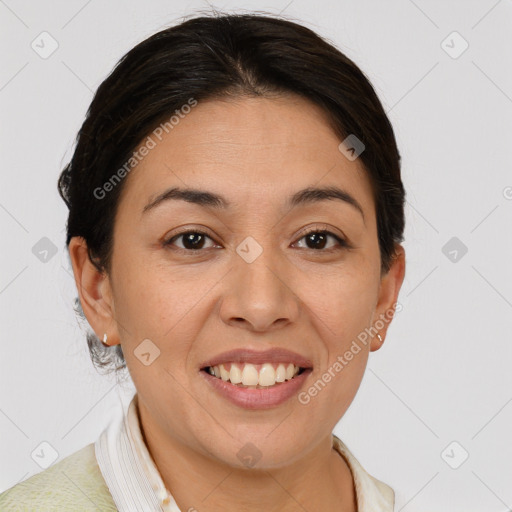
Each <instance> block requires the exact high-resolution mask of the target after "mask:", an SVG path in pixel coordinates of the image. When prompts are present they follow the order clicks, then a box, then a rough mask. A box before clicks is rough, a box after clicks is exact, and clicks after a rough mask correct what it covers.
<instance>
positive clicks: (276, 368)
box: [201, 363, 307, 389]
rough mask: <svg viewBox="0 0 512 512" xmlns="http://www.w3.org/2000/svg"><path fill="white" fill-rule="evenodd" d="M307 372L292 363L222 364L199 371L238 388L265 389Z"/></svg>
mask: <svg viewBox="0 0 512 512" xmlns="http://www.w3.org/2000/svg"><path fill="white" fill-rule="evenodd" d="M306 370H307V368H302V367H300V366H296V365H294V364H293V363H263V364H251V363H223V364H219V365H215V366H206V367H204V368H202V369H201V371H204V372H206V373H208V374H209V375H212V376H213V377H216V378H218V379H219V380H223V381H225V382H229V383H230V384H233V385H234V386H237V387H240V388H250V389H266V388H271V387H276V386H279V385H281V384H283V383H285V382H287V381H290V380H293V379H294V378H295V377H297V376H298V375H301V374H302V373H304V372H305V371H306Z"/></svg>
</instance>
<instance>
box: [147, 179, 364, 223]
mask: <svg viewBox="0 0 512 512" xmlns="http://www.w3.org/2000/svg"><path fill="white" fill-rule="evenodd" d="M333 199H334V200H338V201H343V202H344V203H346V204H349V205H351V206H352V207H354V208H355V209H356V210H358V211H359V213H360V214H361V215H362V217H363V220H364V219H365V216H364V211H363V208H362V207H361V205H360V204H359V202H358V201H357V200H356V199H355V198H354V197H353V196H352V195H350V194H349V193H348V192H347V191H346V190H343V189H341V188H338V187H334V186H330V187H308V188H305V189H302V190H299V191H298V192H295V193H294V194H293V195H292V196H290V198H289V199H288V202H287V207H289V208H295V207H297V206H302V205H308V204H314V203H317V202H320V201H329V200H333ZM170 200H182V201H187V202H189V203H193V204H197V205H199V206H202V207H205V208H215V209H216V210H221V209H228V208H229V207H230V206H232V203H231V202H230V201H228V200H227V199H226V198H224V197H223V196H221V195H219V194H215V193H213V192H207V191H204V190H198V189H192V188H187V189H183V188H179V187H173V188H170V189H168V190H166V191H165V192H162V193H161V194H159V195H158V196H156V198H154V199H153V200H151V201H150V202H149V203H148V204H147V205H146V206H144V208H143V210H142V214H144V213H146V212H148V211H149V210H152V209H154V208H156V207H157V206H158V205H160V204H162V203H163V202H165V201H170Z"/></svg>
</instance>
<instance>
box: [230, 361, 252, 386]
mask: <svg viewBox="0 0 512 512" xmlns="http://www.w3.org/2000/svg"><path fill="white" fill-rule="evenodd" d="M231 368H233V366H231ZM242 384H243V385H244V386H257V385H258V370H256V368H255V367H254V366H253V365H252V364H246V365H245V366H244V369H243V370H242Z"/></svg>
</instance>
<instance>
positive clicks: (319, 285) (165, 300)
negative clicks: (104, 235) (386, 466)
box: [69, 95, 405, 512]
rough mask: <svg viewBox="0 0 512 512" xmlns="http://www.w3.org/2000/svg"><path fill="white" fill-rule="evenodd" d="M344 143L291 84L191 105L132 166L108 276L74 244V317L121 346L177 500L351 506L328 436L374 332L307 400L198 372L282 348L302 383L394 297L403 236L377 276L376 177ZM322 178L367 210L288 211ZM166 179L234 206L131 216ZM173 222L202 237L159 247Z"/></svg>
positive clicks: (213, 506)
mask: <svg viewBox="0 0 512 512" xmlns="http://www.w3.org/2000/svg"><path fill="white" fill-rule="evenodd" d="M339 143H340V140H339V139H338V137H337V136H336V135H335V133H334V132H333V131H332V129H331V128H330V126H329V124H328V123H327V120H326V118H325V116H324V113H323V112H322V110H321V109H319V108H318V107H317V106H315V105H313V104H311V103H309V102H308V101H306V100H304V99H302V98H299V97H296V96H293V95H290V96H286V97H284V96H281V97H279V98H271V99H268V98H266V99H263V98H246V97H244V98H237V99H236V100H233V99H230V100H222V101H221V100H216V101H205V102H199V104H198V105H197V106H196V107H195V108H193V109H192V111H191V112H190V113H189V114H188V115H187V116H185V117H184V119H181V120H180V122H179V124H177V125H176V126H175V127H174V128H173V130H172V131H170V132H169V133H168V134H165V136H164V138H163V139H162V141H161V142H159V143H158V145H157V146H156V147H155V148H154V149H152V150H151V151H150V152H149V154H148V155H147V156H146V157H145V158H144V160H143V161H142V162H141V163H140V164H138V166H137V167H136V168H135V169H133V170H132V171H131V173H130V174H129V175H128V177H127V178H125V179H126V180H127V181H126V183H125V189H124V191H123V194H122V197H121V200H120V204H119V209H118V211H117V215H116V220H115V227H114V248H113V259H112V273H111V275H106V274H101V273H98V272H97V271H96V269H95V268H94V266H93V265H92V264H91V262H90V261H89V259H88V258H87V254H86V245H85V242H84V240H83V239H81V238H78V237H75V238H73V240H72V241H71V243H70V245H69V251H70V256H71V260H72V264H73V270H74V275H75V280H76V284H77V289H78V290H79V295H80V300H81V303H82V307H83V310H84V313H85V315H86V317H87V319H88V321H89V323H90V325H91V326H92V328H93V329H94V331H95V332H96V334H97V335H98V337H100V339H101V338H102V337H103V333H107V334H108V341H109V344H117V343H121V345H122V347H123V353H124V355H125V358H126V362H127V366H128V369H129V371H130V374H131V376H132V378H133V381H134V384H135V386H136V389H137V392H138V396H139V408H140V409H139V414H140V422H141V428H142V430H143V435H144V437H145V441H146V444H147V445H148V449H149V450H150V453H151V455H152V457H153V458H154V460H155V463H156V465H157V467H158V469H159V471H160V474H161V476H162V479H163V481H164V483H165V484H166V486H167V488H168V489H169V490H170V491H171V493H172V494H173V496H174V498H175V499H176V501H177V503H178V506H179V507H180V509H181V510H184V511H186V510H189V509H190V508H191V507H194V508H195V509H196V510H198V511H201V510H203V511H204V510H208V511H211V512H216V511H221V510H222V511H235V510H236V511H247V512H249V511H256V510H257V511H261V510H268V511H278V510H279V511H285V512H292V511H293V512H295V511H299V510H300V511H302V512H303V511H304V510H307V511H310V512H313V511H320V510H322V511H325V510H343V511H346V512H350V511H356V510H357V508H356V497H355V492H354V482H353V477H352V474H351V472H350V469H349V467H348V465H347V463H346V461H345V460H344V458H343V457H341V456H340V454H339V453H338V452H336V451H335V450H334V449H333V448H332V446H331V439H332V438H331V434H332V431H333V429H334V427H335V425H336V424H337V423H338V422H339V420H340V419H341V417H342V416H343V414H344V413H345V411H346V410H347V409H348V407H349V405H350V404H351V402H352V400H353V399H354V397H355V395H356V392H357V390H358V388H359V385H360V383H361V379H362V377H363V374H364V370H365V367H366V364H367V360H368V356H369V352H371V351H375V350H378V349H379V348H380V347H381V346H382V342H381V341H379V339H378V338H377V337H376V336H373V337H372V338H371V339H370V340H369V341H368V343H367V344H366V345H364V344H361V348H362V350H361V351H360V352H359V353H358V354H357V355H355V356H354V358H353V359H352V360H351V361H350V362H349V363H348V364H347V365H346V366H345V367H344V368H343V370H342V371H341V372H338V373H336V376H335V377H334V378H332V380H331V381H330V382H329V383H328V384H327V385H326V386H325V387H324V388H323V389H322V390H321V392H319V393H318V394H317V396H315V397H314V398H312V399H311V401H310V402H309V403H308V404H307V405H303V404H301V403H299V401H298V400H297V399H296V398H295V397H293V398H292V399H290V400H288V401H287V402H286V403H284V404H282V405H280V406H278V407H273V408H271V409H268V410H262V411H248V410H245V409H242V408H239V407H237V406H235V405H233V404H231V403H230V402H227V401H226V400H225V399H224V398H222V397H221V396H219V395H217V394H216V393H215V392H214V391H212V390H211V388H210V387H209V385H208V384H207V383H206V382H205V380H204V379H203V378H202V377H201V375H199V373H198V367H199V364H200V363H201V362H203V361H205V360H206V359H207V358H210V357H212V356H214V355H216V354H219V353H221V352H224V351H226V350H230V349H233V348H240V347H246V348H252V349H256V350H264V349H267V348H272V347H285V348H289V349H290V350H293V351H295V352H298V353H300V354H302V355H304V356H306V357H308V358H309V359H310V360H311V361H312V363H313V374H312V375H310V376H309V377H308V382H307V385H306V386H305V388H303V389H307V387H309V386H311V385H312V384H313V383H314V382H315V381H317V379H318V378H319V377H320V376H321V375H322V374H324V373H325V372H326V371H327V369H328V368H330V367H332V366H333V363H334V362H335V361H336V359H337V357H338V356H343V354H344V353H345V352H346V351H347V350H348V349H349V347H350V346H351V344H352V342H353V340H355V339H356V338H357V335H358V334H359V333H361V332H362V331H364V329H365V328H370V327H371V326H372V325H374V323H375V322H376V321H377V320H378V319H379V315H381V314H384V313H386V312H388V311H389V310H390V309H392V307H393V305H394V304H395V303H396V302H397V299H398V294H399V291H400V287H401V285H402V281H403V278H404V273H405V251H404V249H403V247H402V246H400V245H398V246H397V248H396V258H395V260H394V262H393V265H392V267H391V269H390V270H389V272H388V273H386V274H385V275H381V273H380V253H379V246H378V239H377V225H376V217H375V205H374V203H373V199H372V194H371V188H370V181H369V179H368V176H367V173H366V171H365V170H364V168H363V167H362V164H361V163H360V160H359V159H356V160H355V161H350V160H348V159H347V158H346V157H345V156H344V155H343V154H342V153H341V152H340V151H339V149H338V145H339ZM327 185H335V186H338V187H341V188H343V189H345V190H346V191H348V192H349V193H350V194H351V195H352V196H353V197H355V198H356V199H357V201H358V202H359V203H360V204H361V206H362V208H363V212H364V219H363V216H362V215H361V213H360V212H359V211H358V210H357V209H355V208H354V207H353V206H351V205H349V204H347V203H344V202H341V201H337V200H330V201H322V202H318V203H313V204H310V205H305V206H299V207H297V208H295V209H293V210H289V209H287V208H285V201H286V200H287V199H288V197H289V196H290V195H291V194H292V193H294V192H295V191H297V190H299V189H302V188H305V187H308V186H327ZM171 186H178V187H193V188H198V189H201V190H207V191H211V192H215V193H218V194H221V195H223V196H224V197H226V199H228V200H229V201H230V202H232V203H233V205H232V207H231V208H230V209H228V210H225V211H223V210H216V209H213V208H204V207H201V206H199V205H196V204H192V203H189V202H185V201H182V200H179V201H177V200H173V201H167V202H164V203H162V204H161V205H160V206H158V207H156V208H154V209H151V210H150V211H148V212H146V213H145V214H144V215H142V214H141V212H142V210H143V208H144V206H145V205H146V204H148V203H149V202H150V201H151V200H152V199H154V198H155V197H156V196H157V195H158V194H160V193H161V192H163V191H164V190H166V189H167V188H169V187H171ZM104 200H108V196H107V198H106V199H104ZM178 227H186V228H187V229H188V228H189V229H190V230H194V229H200V230H202V231H206V232H207V235H208V236H207V237H204V238H201V237H199V238H196V239H195V240H196V241H197V240H198V245H199V247H200V249H199V250H197V249H196V250H195V252H194V249H190V247H191V246H192V245H191V244H188V245H187V241H186V240H185V238H184V237H178V238H177V239H175V240H174V242H173V245H171V246H167V247H166V246H164V245H163V242H164V241H165V240H169V239H171V238H172V237H173V236H174V235H175V234H176V231H177V228H178ZM307 227H313V228H317V229H318V230H320V231H321V230H322V229H328V230H329V231H332V232H333V233H334V234H336V235H338V236H340V237H342V238H344V239H346V240H347V241H348V242H349V244H350V246H351V248H350V249H346V248H344V247H341V246H339V245H338V242H337V241H336V240H335V239H334V238H332V237H330V236H329V238H327V239H326V242H325V244H326V245H324V246H322V245H321V242H319V241H316V242H315V240H313V242H312V243H311V242H309V244H308V243H307V239H306V238H304V233H303V232H302V229H303V228H307ZM247 236H251V237H253V238H254V239H255V240H256V241H257V242H258V243H259V244H260V246H261V247H262V248H263V252H262V254H261V255H260V256H259V257H258V258H257V259H256V260H255V261H254V262H252V263H247V262H246V261H245V260H244V259H242V258H241V257H240V256H239V255H238V254H237V252H236V248H237V246H238V245H239V244H240V243H241V242H242V241H243V240H244V239H245V238H246V237H247ZM196 237H198V235H196ZM208 237H210V238H208ZM315 244H316V245H315ZM317 246H320V248H319V249H317V248H315V247H317ZM192 247H193V246H192ZM180 248H181V249H182V250H185V251H186V249H184V248H188V253H187V254H184V253H180V252H179V249H180ZM331 248H334V249H331ZM389 325H390V324H389V322H386V323H385V326H384V327H383V328H382V329H380V331H379V332H380V334H381V336H382V338H383V339H384V338H385V335H386V331H387V328H388V327H389ZM144 339H150V340H151V341H152V342H153V343H154V344H155V345H156V346H158V348H159V350H160V356H159V357H158V358H156V359H155V360H154V362H153V363H152V364H150V365H148V366H145V365H144V364H141V362H140V360H139V359H138V358H137V357H136V355H135V354H134V350H135V349H136V348H137V346H138V345H139V344H140V343H141V341H142V340H144ZM312 418H314V421H311V419H312ZM249 442H250V443H252V444H254V445H255V446H256V447H257V448H258V449H259V451H260V452H261V459H260V460H259V461H258V463H257V464H256V465H255V466H254V467H252V468H247V467H244V466H243V464H242V463H241V462H240V460H239V459H238V457H237V452H238V451H239V450H240V449H241V448H242V447H243V446H244V445H246V443H249Z"/></svg>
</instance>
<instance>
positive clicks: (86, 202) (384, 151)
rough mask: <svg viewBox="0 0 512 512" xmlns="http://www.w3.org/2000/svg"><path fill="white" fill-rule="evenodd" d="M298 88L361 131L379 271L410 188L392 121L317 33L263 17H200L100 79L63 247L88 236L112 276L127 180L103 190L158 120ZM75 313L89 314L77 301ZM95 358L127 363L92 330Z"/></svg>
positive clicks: (339, 128) (334, 120)
mask: <svg viewBox="0 0 512 512" xmlns="http://www.w3.org/2000/svg"><path fill="white" fill-rule="evenodd" d="M290 93H294V94H297V95H300V96H302V97H304V98H306V99H308V100H309V101H311V102H313V103H314V104H316V105H318V106H320V107H321V108H322V109H323V111H324V112H325V113H326V114H327V116H328V118H329V119H330V120H331V124H332V128H333V130H334V131H335V132H336V134H337V135H338V136H339V137H340V142H341V141H342V140H344V139H345V138H346V137H347V136H349V135H351V134H352V135H355V136H356V137H357V138H358V139H359V140H360V141H362V143H363V144H364V145H365V149H364V151H363V152H362V153H361V154H360V156H359V158H360V160H361V162H362V163H363V165H364V168H365V169H366V171H367V173H368V176H369V178H370V182H371V184H372V189H373V194H374V201H375V207H376V215H377V230H378V241H379V247H380V253H381V270H382V272H383V273H385V272H387V271H388V270H389V267H390V265H391V262H392V259H393V257H394V254H395V244H396V243H400V242H402V241H403V231H404V224H405V218H404V202H405V191H404V188H403V184H402V180H401V176H400V154H399V152H398V148H397V144H396V140H395V136H394V133H393V129H392V126H391V124H390V122H389V120H388V118H387V116H386V113H385V111H384V109H383V107H382V105H381V103H380V101H379V99H378V97H377V95H376V93H375V91H374V89H373V87H372V86H371V84H370V82H369V81H368V79H367V78H366V77H365V75H364V74H363V72H362V71H361V70H360V69H359V68H358V67H357V66H356V64H355V63H354V62H352V61H351V60H350V59H349V58H348V57H346V56H345V55H344V54H343V53H342V52H341V51H340V50H338V49H337V48H335V47H334V46H333V45H332V44H331V43H329V42H328V41H327V40H325V39H323V38H321V37H320V36H318V35H317V34H316V33H315V32H313V31H312V30H310V29H308V28H306V27H304V26H302V25H300V24H298V23H295V22H293V21H288V20H285V19H282V18H277V17H274V16H271V15H266V14H261V13H258V14H217V13H215V15H211V16H210V15H207V16H204V15H201V16H197V17H194V18H191V19H188V20H186V21H183V22H182V23H180V24H178V25H176V26H173V27H170V28H167V29H165V30H162V31H160V32H158V33H156V34H154V35H152V36H150V37H149V38H147V39H146V40H144V41H142V42H141V43H139V44H138V45H137V46H135V47H134V48H132V49H131V50H130V51H129V52H128V53H127V54H126V55H124V56H123V57H122V58H121V59H120V60H119V62H118V63H117V64H116V66H115V68H114V69H113V71H112V72H111V74H110V75H109V76H108V77H107V78H106V79H105V80H104V81H103V82H102V83H101V85H100V86H99V87H98V90H97V92H96V94H95V96H94V98H93V100H92V102H91V105H90V106H89V109H88V111H87V114H86V118H85V121H84V123H83V125H82V127H81V128H80V130H79V132H78V135H77V138H76V146H75V149H74V153H73V156H72V158H71V161H70V162H69V164H68V165H67V166H66V167H65V168H64V170H63V171H62V173H61V175H60V177H59V181H58V188H59V193H60V195H61V197H62V198H63V200H64V201H65V202H66V204H67V206H68V208H69V217H68V222H67V239H66V245H67V246H68V245H69V242H70V240H71V238H72V237H75V236H80V237H83V238H84V239H85V241H86V242H87V246H88V250H89V257H90V259H91V261H92V262H93V263H94V264H95V265H96V268H97V269H98V270H99V271H101V272H107V273H110V270H111V268H110V264H111V254H112V245H113V236H112V235H113V226H114V218H115V213H116V210H117V206H118V204H119V198H120V194H121V191H122V190H123V183H124V181H125V180H122V181H121V182H120V183H119V184H117V185H116V186H114V187H112V188H111V190H110V191H109V195H108V200H102V197H99V196H98V194H97V193H95V191H97V190H99V189H102V187H104V185H105V183H107V182H108V181H109V179H111V178H112V175H113V173H114V172H115V171H116V170H118V169H120V168H122V167H123V165H126V162H127V161H129V159H130V157H132V155H133V152H134V150H135V149H136V148H137V146H138V145H139V144H140V143H141V141H142V140H143V139H145V138H146V137H147V136H148V134H150V133H151V132H152V131H153V130H154V129H155V127H157V126H158V125H159V124H160V123H162V122H163V121H165V120H168V119H169V118H170V116H172V114H173V113H174V112H175V111H176V110H179V109H180V108H181V107H182V106H183V105H185V104H187V102H189V100H190V98H194V99H195V100H196V101H199V102H200V101H201V100H206V99H215V98H223V97H224V98H225V97H230V96H231V97H237V96H243V95H252V96H275V95H279V94H290ZM76 306H77V311H78V312H79V313H80V314H81V315H82V317H83V311H82V308H81V306H80V302H79V299H78V298H77V299H76ZM87 342H88V346H89V351H90V354H91V359H92V361H93V363H94V365H95V366H96V367H97V368H98V369H100V368H107V369H110V368H111V367H113V369H114V370H121V369H123V368H125V367H126V363H125V360H124V356H123V353H122V349H121V345H115V346H113V347H109V348H106V347H104V346H103V345H102V343H101V342H100V340H99V339H98V338H97V337H96V335H95V334H94V333H92V332H90V333H88V334H87Z"/></svg>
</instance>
